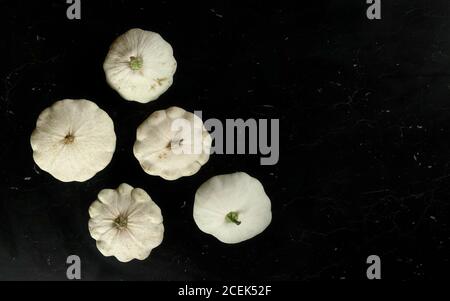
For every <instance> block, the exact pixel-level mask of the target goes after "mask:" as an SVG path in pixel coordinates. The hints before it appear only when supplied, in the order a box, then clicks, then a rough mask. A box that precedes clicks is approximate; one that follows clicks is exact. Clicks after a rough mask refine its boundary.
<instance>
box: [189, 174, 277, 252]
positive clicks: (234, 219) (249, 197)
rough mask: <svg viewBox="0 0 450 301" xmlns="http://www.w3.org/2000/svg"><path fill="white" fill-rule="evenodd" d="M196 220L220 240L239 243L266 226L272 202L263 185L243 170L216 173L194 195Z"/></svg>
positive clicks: (269, 217)
mask: <svg viewBox="0 0 450 301" xmlns="http://www.w3.org/2000/svg"><path fill="white" fill-rule="evenodd" d="M194 220H195V223H196V224H197V226H198V227H199V228H200V230H202V231H203V232H205V233H208V234H211V235H213V236H215V237H216V238H217V239H219V240H220V241H222V242H224V243H228V244H234V243H239V242H242V241H244V240H247V239H250V238H252V237H254V236H256V235H258V234H259V233H261V232H262V231H264V229H266V228H267V226H268V225H269V224H270V222H271V220H272V211H271V203H270V199H269V197H268V196H267V195H266V193H265V192H264V188H263V186H262V184H261V183H260V182H259V181H258V180H257V179H255V178H253V177H251V176H249V175H248V174H246V173H244V172H237V173H233V174H227V175H220V176H215V177H212V178H211V179H209V180H208V181H206V182H205V183H203V184H202V185H201V186H200V188H199V189H198V190H197V192H196V194H195V202H194Z"/></svg>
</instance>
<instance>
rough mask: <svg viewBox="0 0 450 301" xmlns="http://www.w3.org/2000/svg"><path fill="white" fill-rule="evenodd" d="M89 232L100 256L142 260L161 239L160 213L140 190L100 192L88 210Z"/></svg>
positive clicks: (121, 188) (122, 188) (124, 188)
mask: <svg viewBox="0 0 450 301" xmlns="http://www.w3.org/2000/svg"><path fill="white" fill-rule="evenodd" d="M89 215H90V217H91V219H90V220H89V232H90V233H91V236H92V238H94V239H95V240H96V241H97V248H98V250H99V251H100V252H101V253H102V254H103V255H104V256H115V257H116V258H117V259H118V260H119V261H121V262H128V261H131V260H133V259H139V260H144V259H145V258H147V257H148V256H149V255H150V252H151V251H152V249H154V248H156V247H157V246H159V245H160V244H161V242H162V240H163V236H164V226H163V217H162V215H161V210H160V209H159V207H158V206H157V205H156V204H155V202H153V201H152V199H151V198H150V196H149V195H148V194H147V193H146V192H145V191H144V190H142V189H140V188H133V187H131V186H130V185H128V184H121V185H120V186H119V187H118V188H117V189H115V190H114V189H103V190H102V191H100V193H99V194H98V196H97V200H96V201H94V202H93V203H92V205H91V207H90V208H89Z"/></svg>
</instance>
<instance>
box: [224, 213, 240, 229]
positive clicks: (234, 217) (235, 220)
mask: <svg viewBox="0 0 450 301" xmlns="http://www.w3.org/2000/svg"><path fill="white" fill-rule="evenodd" d="M238 217H239V214H238V213H237V212H235V211H231V212H230V213H228V214H227V215H226V217H225V219H226V220H227V221H229V222H231V223H235V224H236V225H238V226H239V225H240V224H241V222H240V221H239V220H238Z"/></svg>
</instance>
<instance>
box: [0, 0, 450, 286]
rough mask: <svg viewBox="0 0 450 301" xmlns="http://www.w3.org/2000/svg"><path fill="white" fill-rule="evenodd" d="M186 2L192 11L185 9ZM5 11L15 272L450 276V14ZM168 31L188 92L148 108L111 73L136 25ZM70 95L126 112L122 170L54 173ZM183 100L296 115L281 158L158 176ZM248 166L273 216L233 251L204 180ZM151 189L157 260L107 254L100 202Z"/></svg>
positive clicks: (135, 5)
mask: <svg viewBox="0 0 450 301" xmlns="http://www.w3.org/2000/svg"><path fill="white" fill-rule="evenodd" d="M179 2H189V4H187V3H179ZM191 2H192V1H161V2H158V1H95V4H94V1H86V0H84V1H82V19H81V20H80V21H69V20H67V19H66V17H65V10H66V7H67V5H66V4H65V1H52V2H46V1H0V14H1V18H0V19H1V20H0V33H1V35H0V39H1V43H0V51H1V53H2V56H1V64H0V66H1V68H0V75H1V78H0V79H1V85H0V91H1V102H0V105H1V112H0V114H1V128H0V133H1V138H2V141H3V143H2V146H1V147H0V162H1V166H2V168H1V169H0V197H1V198H0V220H1V222H0V279H2V280H3V279H27V280H28V279H39V280H64V279H65V271H66V264H65V260H66V257H67V256H68V255H70V254H77V255H79V256H80V257H81V260H82V276H83V279H86V280H88V279H89V280H94V279H101V280H108V279H114V280H118V279H121V280H200V279H208V280H214V279H225V280H226V279H267V280H301V279H365V274H366V267H367V265H366V264H365V261H366V258H367V256H369V255H371V254H377V255H379V256H380V257H381V260H382V276H383V278H386V279H439V278H442V277H448V276H447V270H448V269H449V268H450V265H449V258H450V255H449V251H450V248H449V245H450V227H449V221H450V220H449V204H450V188H449V185H450V166H449V163H450V71H449V70H450V3H449V2H448V1H444V0H436V1H407V0H392V1H382V20H380V21H369V20H367V19H366V16H365V9H366V7H367V5H366V4H365V2H366V1H365V0H353V1H337V0H335V1H331V0H330V1H326V0H321V1H308V3H304V4H302V3H303V2H302V1H298V2H299V3H297V4H294V3H287V2H285V1H276V2H275V3H262V2H260V1H248V2H245V4H244V3H241V2H237V1H233V2H231V1H207V2H206V1H205V2H204V3H202V2H197V1H196V2H195V3H196V4H195V5H194V4H192V3H191ZM132 27H141V28H144V29H148V30H153V31H157V32H160V33H161V34H162V35H163V36H164V37H165V38H166V39H167V40H168V41H170V42H171V44H172V46H173V47H174V50H175V56H176V58H177V60H178V63H179V66H178V71H177V73H176V76H175V82H174V85H173V86H172V88H171V89H170V90H169V91H168V92H167V93H166V94H164V95H163V96H162V97H161V98H160V99H159V100H157V101H155V102H152V103H149V104H145V105H141V104H137V103H131V102H126V101H124V100H122V99H121V98H120V97H119V96H118V95H117V94H116V93H115V92H114V91H113V90H111V89H110V88H109V87H108V85H107V84H106V82H105V79H104V74H103V70H102V62H103V59H104V57H105V55H106V52H107V49H108V47H109V45H110V43H111V42H112V40H113V39H114V38H115V37H116V36H117V35H119V34H121V33H123V32H124V31H126V30H127V29H129V28H132ZM63 98H87V99H91V100H93V101H95V102H97V103H98V104H99V105H100V107H102V108H103V109H104V110H106V111H107V112H108V113H109V114H110V116H111V117H112V118H113V120H114V122H115V127H116V134H117V139H118V141H117V149H116V153H115V154H114V158H113V161H112V163H111V164H110V165H109V166H108V167H107V168H106V169H105V170H103V171H102V172H100V173H99V174H98V175H97V176H96V177H94V178H93V179H91V180H90V181H87V182H85V183H61V182H58V181H57V180H55V179H54V178H52V177H51V176H50V175H48V174H47V173H45V172H43V171H41V170H39V169H38V168H37V167H36V166H35V164H34V162H33V159H32V152H31V147H30V145H29V136H30V134H31V132H32V130H33V128H34V126H35V122H36V118H37V116H38V115H39V113H40V112H41V111H42V110H43V109H44V108H45V107H47V106H49V105H50V104H52V103H53V102H54V101H56V100H59V99H63ZM171 105H178V106H181V107H183V108H185V109H187V110H190V111H193V110H202V111H203V114H204V117H205V118H219V119H222V120H224V119H226V118H278V119H280V124H281V132H280V148H281V150H280V161H279V163H278V164H277V165H275V166H260V165H259V157H258V156H243V155H239V156H238V155H236V156H232V155H228V156H220V155H215V156H212V157H211V159H210V162H209V163H208V164H207V165H205V166H204V167H203V168H202V169H201V170H200V172H199V173H198V174H197V175H195V176H192V177H189V178H183V179H180V180H177V181H176V182H167V181H164V180H162V179H160V178H157V177H151V176H148V175H146V174H145V173H144V172H143V171H142V169H141V168H140V167H139V164H138V162H137V161H136V159H135V158H134V156H133V154H132V145H133V142H134V139H135V129H136V127H137V126H138V125H139V124H140V123H141V122H142V121H143V120H144V119H145V118H146V117H147V116H148V114H149V113H151V112H153V111H154V110H157V109H162V108H166V107H168V106H171ZM238 170H242V171H246V172H248V173H249V174H251V175H253V176H255V177H257V178H258V179H260V180H261V182H262V183H263V184H264V186H265V188H266V191H267V193H268V195H269V196H270V197H271V199H272V206H273V221H272V224H271V225H270V227H269V228H268V229H267V230H266V231H265V232H264V233H263V234H261V235H259V236H257V237H255V238H254V239H252V240H249V241H247V242H244V243H241V244H238V245H224V244H221V243H220V242H218V241H217V240H216V239H214V238H213V237H211V236H208V235H206V234H204V233H202V232H200V231H199V230H198V229H197V227H196V225H195V223H194V221H193V219H192V205H193V196H194V193H195V191H196V189H197V187H198V186H199V185H200V184H201V183H203V182H204V181H205V180H206V179H208V178H210V177H211V176H213V175H216V174H222V173H229V172H234V171H238ZM121 182H128V183H130V184H132V185H134V186H137V187H141V188H144V189H145V190H146V191H148V192H149V194H150V195H151V196H152V198H153V199H154V200H155V201H156V202H157V203H158V205H159V206H160V207H161V209H162V212H163V215H164V219H165V223H164V225H165V229H166V232H165V237H164V241H163V244H162V245H161V246H160V247H158V248H157V249H155V250H154V251H153V253H152V256H151V257H150V258H149V259H148V260H145V261H143V262H140V261H133V262H131V263H127V264H121V263H119V262H117V260H116V259H114V258H105V257H103V256H102V255H101V254H100V253H99V252H98V251H97V249H96V247H95V242H94V240H93V239H92V238H90V235H89V232H88V229H87V221H88V213H87V209H88V207H89V205H90V203H91V202H92V201H93V200H94V199H95V198H96V195H97V193H98V191H99V190H101V189H103V188H114V187H116V186H117V185H118V184H120V183H121Z"/></svg>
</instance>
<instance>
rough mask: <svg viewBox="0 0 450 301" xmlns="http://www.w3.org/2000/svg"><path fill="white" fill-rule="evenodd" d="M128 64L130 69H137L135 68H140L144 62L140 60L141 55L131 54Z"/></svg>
mask: <svg viewBox="0 0 450 301" xmlns="http://www.w3.org/2000/svg"><path fill="white" fill-rule="evenodd" d="M129 64H130V68H131V69H132V70H135V71H137V70H139V69H141V68H142V65H143V64H144V61H143V60H142V58H141V57H138V56H132V57H130V63H129Z"/></svg>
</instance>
